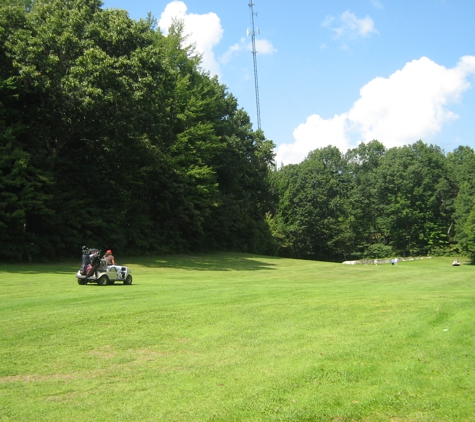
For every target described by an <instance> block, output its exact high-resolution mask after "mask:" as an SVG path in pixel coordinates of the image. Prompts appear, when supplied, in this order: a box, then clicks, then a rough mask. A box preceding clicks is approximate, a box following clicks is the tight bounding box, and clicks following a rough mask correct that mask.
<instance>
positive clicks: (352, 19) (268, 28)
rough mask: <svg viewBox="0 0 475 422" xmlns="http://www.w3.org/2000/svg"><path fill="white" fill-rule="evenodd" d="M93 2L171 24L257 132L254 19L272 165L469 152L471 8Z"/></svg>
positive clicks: (422, 3) (458, 3) (437, 0)
mask: <svg viewBox="0 0 475 422" xmlns="http://www.w3.org/2000/svg"><path fill="white" fill-rule="evenodd" d="M103 2H104V6H103V8H106V9H108V8H118V9H125V10H127V11H128V13H129V16H130V18H132V19H135V20H138V19H140V18H145V17H146V16H147V14H148V12H150V13H151V14H152V15H153V16H154V17H155V19H156V20H157V25H158V28H159V29H160V30H161V31H162V32H163V33H164V34H166V33H167V31H168V28H169V26H170V24H171V22H172V20H173V19H174V18H175V19H176V18H178V19H180V20H182V21H183V22H184V25H185V33H187V34H188V38H187V40H189V42H190V43H193V44H194V45H195V48H196V51H198V52H200V53H201V54H202V57H203V60H202V68H203V70H205V71H207V72H209V73H210V75H211V76H213V75H217V76H218V78H219V81H220V82H221V83H222V84H223V85H225V86H226V87H227V89H228V92H229V93H230V94H232V95H233V96H234V97H236V98H237V101H238V104H239V107H240V108H243V109H244V110H245V111H246V112H247V113H248V114H249V116H250V118H251V121H252V123H253V127H254V129H257V127H258V124H257V120H258V119H257V109H256V92H255V79H254V62H253V54H252V44H251V41H252V37H251V36H249V35H248V34H249V33H252V26H251V18H252V17H253V18H254V24H255V34H256V35H255V39H256V51H257V54H256V59H257V71H258V86H259V104H260V120H261V128H262V130H263V131H264V135H265V137H266V138H267V139H271V140H272V141H273V142H274V143H275V145H276V149H275V153H276V164H277V165H278V166H279V167H280V166H281V165H287V164H296V163H299V162H301V161H302V160H304V159H305V158H306V156H307V155H308V153H309V152H311V151H313V150H315V149H317V148H323V147H326V146H328V145H333V146H335V147H338V148H339V149H340V150H341V151H342V152H346V151H347V150H348V149H351V148H355V147H356V146H357V145H358V144H359V143H361V142H369V141H371V140H373V139H377V140H378V141H380V142H381V143H383V144H384V145H385V146H386V147H387V148H392V147H398V146H403V145H408V144H412V143H414V142H417V141H418V140H422V141H424V142H425V143H426V144H433V145H437V146H439V147H441V148H442V149H443V150H444V151H445V152H446V153H448V152H451V151H453V150H454V149H456V148H457V147H458V146H461V145H463V146H470V147H472V148H474V149H475V88H474V84H475V24H474V23H475V1H474V0H357V1H356V0H332V1H328V0H294V1H292V2H288V1H282V0H182V1H176V0H175V1H172V0H165V1H162V0H103ZM251 3H253V10H254V13H255V14H254V15H252V14H251V7H250V4H251Z"/></svg>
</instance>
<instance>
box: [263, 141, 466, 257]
mask: <svg viewBox="0 0 475 422" xmlns="http://www.w3.org/2000/svg"><path fill="white" fill-rule="evenodd" d="M271 185H272V190H273V192H274V195H275V197H276V198H278V199H277V200H276V202H275V204H276V206H275V208H274V209H273V211H272V214H271V215H268V216H267V218H268V221H269V224H270V227H271V229H272V233H273V236H274V238H275V239H278V242H279V245H278V247H279V251H278V254H279V255H283V256H289V257H296V258H306V259H318V260H329V261H339V260H342V259H344V260H354V259H363V258H385V257H391V256H395V255H397V256H409V255H427V254H435V255H454V254H463V255H469V256H471V257H472V259H473V258H475V248H474V246H475V243H474V241H475V207H474V198H475V153H474V151H473V149H471V148H470V147H465V146H460V147H458V148H457V149H455V150H454V151H453V152H450V153H448V154H445V153H444V152H443V151H442V150H441V148H439V147H438V146H434V145H427V144H425V143H424V142H422V141H418V142H416V143H414V144H412V145H407V146H403V147H396V148H390V149H386V148H385V147H384V146H383V144H382V143H380V142H378V141H376V140H375V141H371V142H369V143H362V144H360V145H358V147H357V148H354V149H350V150H348V151H347V152H346V153H345V154H344V153H341V152H340V151H339V150H338V149H337V148H335V147H331V146H329V147H326V148H322V149H317V150H315V151H312V152H311V153H310V154H309V155H308V156H307V158H306V159H305V160H304V161H303V162H302V163H300V164H295V165H287V166H283V167H282V168H281V169H280V170H278V171H275V172H273V173H272V175H271Z"/></svg>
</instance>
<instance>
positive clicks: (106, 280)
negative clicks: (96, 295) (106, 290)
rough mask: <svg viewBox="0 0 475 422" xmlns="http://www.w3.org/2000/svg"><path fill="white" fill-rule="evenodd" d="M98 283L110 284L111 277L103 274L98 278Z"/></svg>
mask: <svg viewBox="0 0 475 422" xmlns="http://www.w3.org/2000/svg"><path fill="white" fill-rule="evenodd" d="M97 284H98V285H99V286H107V285H108V284H109V279H108V278H107V276H106V275H103V276H101V277H99V279H98V280H97Z"/></svg>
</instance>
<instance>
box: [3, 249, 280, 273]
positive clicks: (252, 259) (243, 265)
mask: <svg viewBox="0 0 475 422" xmlns="http://www.w3.org/2000/svg"><path fill="white" fill-rule="evenodd" d="M265 258H266V257H264V256H258V255H250V254H244V253H217V254H202V255H201V254H198V255H170V256H161V257H158V258H157V257H140V258H139V257H131V258H126V259H124V260H123V262H120V263H119V265H121V264H122V265H125V266H130V265H138V266H142V267H147V268H172V269H180V270H190V271H256V270H273V269H274V267H275V264H273V263H271V262H268V261H265ZM272 259H273V260H275V259H279V258H276V257H272ZM121 261H122V260H121ZM80 266H81V263H80V262H79V261H78V262H77V263H76V264H74V263H71V262H67V263H63V264H58V263H56V264H11V265H9V264H0V273H14V274H25V275H28V274H44V273H54V274H67V275H73V276H75V275H76V273H77V271H78V269H79V268H80Z"/></svg>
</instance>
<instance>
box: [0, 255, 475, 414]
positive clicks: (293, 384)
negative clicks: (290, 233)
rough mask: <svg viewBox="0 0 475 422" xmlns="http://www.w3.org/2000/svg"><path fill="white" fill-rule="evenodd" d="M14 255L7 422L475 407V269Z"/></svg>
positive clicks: (4, 276) (439, 263)
mask: <svg viewBox="0 0 475 422" xmlns="http://www.w3.org/2000/svg"><path fill="white" fill-rule="evenodd" d="M122 263H123V264H124V265H128V266H130V267H131V268H132V270H133V275H134V284H133V285H131V286H123V285H115V286H105V287H99V286H96V285H87V286H79V285H78V284H77V282H76V279H75V273H76V271H77V269H78V267H79V264H80V263H79V262H77V263H73V264H69V265H64V264H63V265H28V266H6V265H1V266H0V285H1V289H0V296H1V307H0V317H1V321H2V324H1V334H2V335H1V336H0V341H1V344H0V389H1V391H0V420H1V421H35V422H37V421H48V422H52V421H88V422H90V421H180V422H186V421H193V422H195V421H359V420H362V421H475V359H474V354H475V277H474V273H475V267H473V266H470V265H466V264H464V263H462V266H460V267H452V266H451V259H448V258H434V259H426V260H420V261H411V262H400V263H399V265H397V266H391V265H380V266H374V265H372V266H347V265H342V264H332V263H322V262H312V261H299V260H288V259H279V258H269V257H262V256H251V255H244V254H231V255H230V254H227V255H224V254H217V255H203V256H193V257H191V256H177V257H161V258H156V259H151V258H150V259H129V260H123V261H122Z"/></svg>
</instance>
